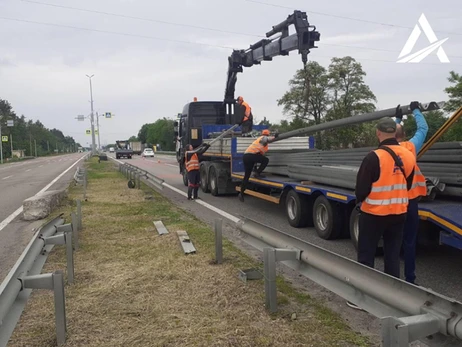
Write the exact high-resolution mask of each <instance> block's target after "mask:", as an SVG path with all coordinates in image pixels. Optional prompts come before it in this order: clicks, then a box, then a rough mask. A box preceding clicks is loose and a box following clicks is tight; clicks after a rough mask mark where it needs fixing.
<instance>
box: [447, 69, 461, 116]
mask: <svg viewBox="0 0 462 347" xmlns="http://www.w3.org/2000/svg"><path fill="white" fill-rule="evenodd" d="M448 81H449V82H450V83H453V84H455V85H453V86H450V87H447V88H445V89H444V91H445V92H446V93H447V94H448V95H449V101H448V102H447V103H446V105H445V107H444V108H445V110H446V111H448V112H454V111H456V110H457V109H458V108H459V107H461V106H462V76H461V75H459V74H458V73H456V72H454V71H451V72H450V73H449V77H448Z"/></svg>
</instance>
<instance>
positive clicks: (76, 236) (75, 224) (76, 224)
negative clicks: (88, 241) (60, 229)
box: [71, 212, 79, 250]
mask: <svg viewBox="0 0 462 347" xmlns="http://www.w3.org/2000/svg"><path fill="white" fill-rule="evenodd" d="M71 219H72V233H73V234H74V249H75V250H78V249H79V222H78V219H77V215H76V214H75V212H72V213H71Z"/></svg>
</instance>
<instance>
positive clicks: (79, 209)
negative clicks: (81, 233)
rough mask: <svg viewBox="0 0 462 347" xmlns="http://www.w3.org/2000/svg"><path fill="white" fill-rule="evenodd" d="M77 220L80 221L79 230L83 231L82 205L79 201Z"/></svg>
mask: <svg viewBox="0 0 462 347" xmlns="http://www.w3.org/2000/svg"><path fill="white" fill-rule="evenodd" d="M77 219H78V229H79V230H82V203H81V201H80V200H79V199H77Z"/></svg>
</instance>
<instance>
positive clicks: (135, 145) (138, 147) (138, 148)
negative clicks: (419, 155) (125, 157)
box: [130, 141, 143, 155]
mask: <svg viewBox="0 0 462 347" xmlns="http://www.w3.org/2000/svg"><path fill="white" fill-rule="evenodd" d="M130 148H131V149H132V151H133V154H137V155H141V153H143V145H142V143H141V142H140V141H134V142H130Z"/></svg>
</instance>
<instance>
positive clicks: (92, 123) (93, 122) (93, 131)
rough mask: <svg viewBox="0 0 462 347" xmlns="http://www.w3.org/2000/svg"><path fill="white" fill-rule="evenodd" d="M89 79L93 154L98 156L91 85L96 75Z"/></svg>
mask: <svg viewBox="0 0 462 347" xmlns="http://www.w3.org/2000/svg"><path fill="white" fill-rule="evenodd" d="M86 76H87V77H88V79H89V80H90V100H91V101H90V102H91V118H90V121H91V154H92V155H94V154H96V153H95V152H96V151H95V147H96V145H95V120H94V117H93V89H92V85H91V78H92V77H93V76H94V75H91V76H88V75H86Z"/></svg>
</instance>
